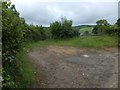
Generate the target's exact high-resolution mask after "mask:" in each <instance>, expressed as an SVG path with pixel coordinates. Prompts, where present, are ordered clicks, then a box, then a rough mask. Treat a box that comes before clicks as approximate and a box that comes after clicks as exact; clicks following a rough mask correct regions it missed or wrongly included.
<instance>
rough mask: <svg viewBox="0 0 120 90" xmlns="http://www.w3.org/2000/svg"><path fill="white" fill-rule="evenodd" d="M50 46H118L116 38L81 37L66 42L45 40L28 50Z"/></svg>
mask: <svg viewBox="0 0 120 90" xmlns="http://www.w3.org/2000/svg"><path fill="white" fill-rule="evenodd" d="M49 45H57V46H73V47H78V48H97V49H99V48H100V49H101V48H105V47H113V46H117V45H118V38H117V37H116V36H81V37H79V38H71V39H66V40H45V41H39V42H35V43H31V44H29V45H27V48H29V49H30V48H31V49H32V48H33V47H45V46H49Z"/></svg>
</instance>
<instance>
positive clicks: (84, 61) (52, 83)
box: [28, 46, 118, 88]
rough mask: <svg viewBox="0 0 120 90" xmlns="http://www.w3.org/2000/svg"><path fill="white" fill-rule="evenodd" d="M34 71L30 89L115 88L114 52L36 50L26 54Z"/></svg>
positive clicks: (54, 47) (115, 65) (107, 49)
mask: <svg viewBox="0 0 120 90" xmlns="http://www.w3.org/2000/svg"><path fill="white" fill-rule="evenodd" d="M28 58H29V59H30V61H31V63H32V65H33V67H34V69H35V80H34V82H33V84H32V86H31V87H32V88H117V87H118V48H106V49H101V50H97V49H82V48H74V47H65V46H49V47H46V48H36V49H33V50H32V51H31V52H29V53H28Z"/></svg>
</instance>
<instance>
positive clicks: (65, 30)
mask: <svg viewBox="0 0 120 90" xmlns="http://www.w3.org/2000/svg"><path fill="white" fill-rule="evenodd" d="M50 28H51V32H52V37H53V38H55V39H56V38H64V39H66V38H71V37H74V36H78V35H79V30H75V28H73V27H72V20H67V19H66V18H65V17H62V18H61V21H55V22H53V23H51V25H50Z"/></svg>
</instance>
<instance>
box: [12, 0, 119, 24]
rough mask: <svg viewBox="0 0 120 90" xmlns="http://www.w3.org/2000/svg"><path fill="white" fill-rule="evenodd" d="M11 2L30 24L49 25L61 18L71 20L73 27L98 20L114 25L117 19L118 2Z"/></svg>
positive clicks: (98, 0)
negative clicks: (104, 20)
mask: <svg viewBox="0 0 120 90" xmlns="http://www.w3.org/2000/svg"><path fill="white" fill-rule="evenodd" d="M11 1H12V3H13V4H15V6H16V9H17V10H18V12H20V15H21V16H22V17H24V18H25V20H26V21H27V22H28V23H31V24H40V25H41V24H42V25H49V24H50V23H51V22H53V21H54V20H60V17H61V16H66V17H67V18H68V19H72V20H73V24H75V25H76V24H77V25H78V24H95V22H96V20H98V19H107V20H108V21H109V22H110V23H115V22H116V20H117V17H118V0H109V1H108V0H104V1H103V0H67V1H66V2H65V0H64V1H63V0H55V2H54V0H44V2H43V0H11ZM56 1H57V2H56ZM68 1H69V2H68ZM75 1H77V2H75Z"/></svg>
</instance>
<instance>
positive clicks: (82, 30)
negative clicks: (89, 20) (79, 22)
mask: <svg viewBox="0 0 120 90" xmlns="http://www.w3.org/2000/svg"><path fill="white" fill-rule="evenodd" d="M92 30H93V27H88V26H84V27H80V33H81V34H83V33H84V32H85V31H88V32H89V33H92Z"/></svg>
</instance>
